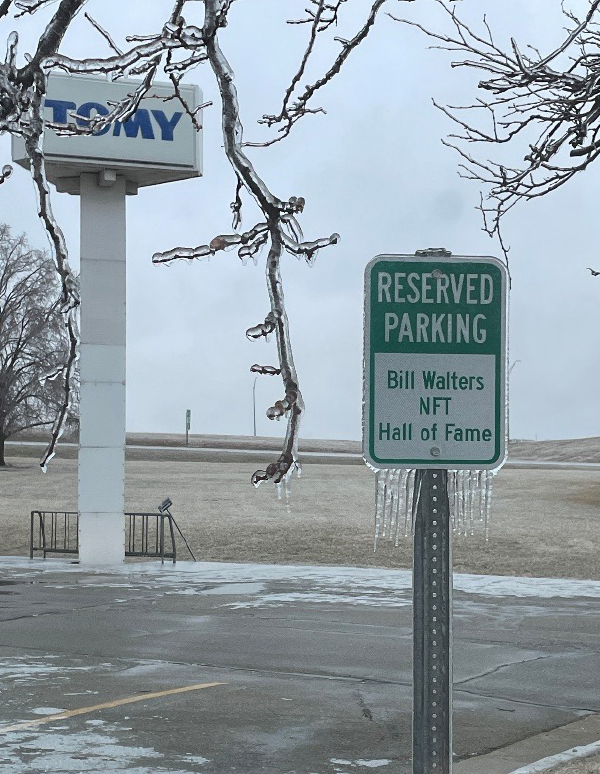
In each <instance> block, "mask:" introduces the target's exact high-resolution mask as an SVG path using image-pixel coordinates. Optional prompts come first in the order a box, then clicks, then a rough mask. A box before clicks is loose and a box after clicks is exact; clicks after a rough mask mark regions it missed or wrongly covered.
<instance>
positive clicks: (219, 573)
mask: <svg viewBox="0 0 600 774" xmlns="http://www.w3.org/2000/svg"><path fill="white" fill-rule="evenodd" d="M0 568H1V569H4V570H12V572H11V577H13V578H19V577H22V578H27V579H30V578H34V577H36V576H37V575H38V574H39V573H40V572H43V573H44V574H45V575H48V574H49V573H51V572H52V571H56V572H58V573H60V574H61V575H63V574H64V575H71V576H72V577H73V584H74V585H80V584H82V583H84V584H85V585H86V586H87V587H107V586H110V587H113V588H118V587H121V586H123V587H127V588H128V589H129V590H130V591H134V590H135V589H136V588H137V589H138V590H139V589H146V588H152V589H154V590H155V591H159V592H160V591H162V590H163V589H164V592H168V591H174V590H177V589H181V588H186V587H187V588H190V584H192V583H198V584H200V583H203V584H207V583H222V584H224V585H225V584H233V583H242V584H246V583H266V582H269V581H286V582H288V583H293V582H294V581H308V582H310V583H312V584H316V585H320V586H325V587H333V588H337V590H338V591H339V589H340V586H347V587H348V588H349V590H352V589H354V591H356V590H364V589H370V590H372V589H378V590H383V591H389V592H393V593H394V594H398V593H408V592H410V589H411V586H412V573H411V571H410V570H389V569H378V568H370V567H318V566H308V565H304V566H300V565H274V564H235V563H227V562H195V563H194V562H178V563H177V564H176V565H164V566H163V565H161V564H160V562H148V563H145V564H144V565H143V566H141V565H140V564H134V565H133V564H123V565H115V566H111V567H103V568H102V570H94V569H93V568H89V567H80V566H79V565H73V564H70V563H69V562H65V561H62V560H55V561H53V560H48V559H47V560H45V563H42V561H41V560H37V561H36V560H33V561H31V560H24V559H23V558H21V557H2V558H1V559H0ZM81 574H85V577H84V578H78V577H77V576H78V575H79V576H80V575H81ZM123 577H127V578H128V579H129V580H128V582H127V583H119V582H118V581H119V580H120V579H122V578H123ZM49 583H51V581H49ZM61 585H63V586H65V587H67V588H68V587H69V586H68V584H67V585H65V584H64V582H63V580H62V579H61ZM454 588H455V589H456V590H457V591H460V592H465V593H469V594H479V595H485V596H491V597H510V596H514V597H541V598H545V599H548V598H551V597H560V598H563V599H564V598H567V599H571V598H574V597H588V598H589V597H592V598H600V581H585V580H583V581H582V580H568V579H563V578H558V579H557V578H521V577H513V576H500V575H471V574H463V573H455V574H454ZM230 590H231V586H230ZM199 591H201V592H202V591H203V590H199Z"/></svg>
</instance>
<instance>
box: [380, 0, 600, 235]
mask: <svg viewBox="0 0 600 774" xmlns="http://www.w3.org/2000/svg"><path fill="white" fill-rule="evenodd" d="M435 2H436V3H437V4H438V5H439V6H440V8H441V9H442V10H443V11H444V12H445V13H446V15H447V17H448V19H449V22H450V25H451V27H452V28H453V32H436V31H433V30H431V29H429V28H426V27H424V26H423V25H420V24H417V23H415V22H413V21H410V20H406V19H398V18H396V17H393V18H396V21H401V22H403V23H405V24H409V25H412V26H415V27H418V28H419V29H420V30H421V31H422V32H424V33H425V34H426V35H427V36H428V37H429V38H430V39H431V40H432V41H433V42H434V45H433V46H432V47H433V48H439V49H443V50H447V51H450V52H452V54H453V55H458V58H456V59H455V60H454V61H453V62H452V66H453V67H464V68H468V69H472V70H476V71H477V72H479V73H483V76H482V80H480V81H479V84H478V86H479V89H480V90H481V91H482V93H483V95H484V96H480V97H478V98H477V99H476V100H475V102H473V103H472V104H470V105H462V106H439V105H438V107H440V109H441V110H442V111H443V112H444V113H445V114H446V115H447V116H448V117H449V118H450V119H451V120H452V121H453V122H454V124H455V126H456V127H457V129H456V132H454V133H452V134H450V136H449V138H448V140H446V141H445V142H446V145H448V146H450V147H452V148H454V149H455V150H456V151H457V152H458V153H459V155H460V157H461V159H462V162H461V164H460V169H461V174H462V175H463V176H464V177H466V178H468V179H471V180H476V181H478V182H480V183H482V184H483V185H484V187H485V189H486V194H485V198H484V197H482V201H481V211H482V214H483V217H484V228H485V230H486V231H487V232H488V233H489V234H490V235H498V236H500V237H501V234H500V225H501V221H502V218H503V216H504V215H505V214H506V213H507V212H508V211H509V210H510V209H512V207H514V206H515V204H517V203H518V202H519V201H522V200H530V199H534V198H537V197H540V196H544V195H546V194H547V193H549V192H551V191H554V190H556V189H557V188H559V187H560V186H562V185H564V184H565V183H566V182H568V181H569V180H571V178H572V177H573V176H574V175H576V174H577V173H578V172H582V171H583V170H585V169H586V168H587V167H588V166H589V165H590V164H592V163H593V162H594V161H595V160H596V159H597V158H598V156H599V155H600V57H599V56H598V45H599V43H600V0H588V9H587V13H586V14H585V15H584V16H583V17H582V18H578V17H577V16H576V15H575V14H574V13H572V12H570V11H568V10H567V9H566V8H565V7H564V5H563V6H562V10H563V13H564V15H565V17H566V32H565V37H564V39H563V41H562V42H561V43H560V44H559V45H558V46H556V47H554V48H553V49H552V50H551V51H550V52H549V53H547V54H545V55H544V54H542V53H541V52H539V51H538V50H537V49H536V48H535V47H534V46H531V45H528V46H525V47H524V46H522V45H520V44H519V43H518V42H517V40H516V39H515V38H514V37H513V38H511V40H510V45H509V46H504V47H503V46H501V45H500V44H498V43H497V42H496V40H495V38H494V35H493V33H492V30H491V27H490V25H489V23H488V21H487V19H486V18H485V17H484V19H483V24H482V29H481V31H477V30H476V29H475V28H474V27H472V26H469V25H467V24H466V23H465V22H464V21H462V20H461V18H460V17H459V15H458V11H457V9H456V7H455V6H454V5H453V4H451V3H450V2H449V1H448V0H435ZM477 116H479V117H480V119H479V120H478V119H477ZM519 143H520V153H521V154H522V155H521V158H522V163H521V164H516V165H512V164H506V163H502V162H500V161H494V160H489V159H485V158H484V157H483V156H482V154H481V152H478V151H476V150H474V151H472V150H470V149H469V148H470V146H478V145H496V146H498V145H508V144H511V145H518V144H519Z"/></svg>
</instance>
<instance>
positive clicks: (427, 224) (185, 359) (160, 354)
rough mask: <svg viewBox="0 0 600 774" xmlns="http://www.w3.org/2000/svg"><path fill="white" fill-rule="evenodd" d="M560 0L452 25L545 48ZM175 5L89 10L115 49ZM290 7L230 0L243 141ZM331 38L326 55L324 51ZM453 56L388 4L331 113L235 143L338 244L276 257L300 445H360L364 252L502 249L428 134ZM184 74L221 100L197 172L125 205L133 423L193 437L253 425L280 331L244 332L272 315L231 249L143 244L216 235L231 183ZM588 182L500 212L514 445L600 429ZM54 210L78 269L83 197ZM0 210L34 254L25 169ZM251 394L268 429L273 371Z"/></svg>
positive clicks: (297, 49)
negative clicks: (193, 254) (507, 272)
mask: <svg viewBox="0 0 600 774" xmlns="http://www.w3.org/2000/svg"><path fill="white" fill-rule="evenodd" d="M348 5H349V6H351V13H350V15H349V16H348V21H349V22H350V24H349V25H348V28H347V29H344V28H341V29H340V31H339V34H340V35H341V36H342V37H344V36H346V37H348V34H347V33H348V32H350V31H351V30H353V29H355V28H356V25H357V24H358V23H359V22H360V20H361V19H362V18H364V10H365V8H366V7H367V5H368V3H367V2H365V1H363V0H353V2H352V3H349V4H348ZM559 5H560V4H559V0H504V2H503V3H501V4H499V3H497V2H493V0H463V2H461V3H460V7H461V10H462V13H463V15H464V16H465V18H467V19H472V20H473V21H474V22H476V23H479V22H480V19H481V16H482V15H483V13H484V12H485V13H486V14H487V17H488V20H489V22H490V24H491V25H492V26H493V27H494V28H495V29H497V30H498V35H499V39H500V40H502V39H504V40H506V41H508V38H509V36H510V35H511V34H513V35H514V36H515V37H516V38H517V39H518V41H519V42H520V43H523V44H524V43H527V42H531V43H534V44H536V45H537V46H538V47H539V48H540V49H542V50H547V49H548V48H549V47H550V46H551V45H553V44H555V43H557V42H558V41H559V40H560V39H561V35H562V25H563V19H562V17H561V15H560V8H559ZM170 6H171V2H170V0H169V1H167V0H144V2H142V1H141V0H129V2H127V3H123V2H122V0H118V2H117V1H116V0H89V2H88V4H87V6H86V7H87V9H88V10H89V12H90V13H91V14H92V15H93V16H95V17H96V18H97V19H98V20H99V21H100V22H101V23H102V24H103V25H104V26H105V27H106V28H107V29H108V30H109V31H110V33H111V34H112V35H113V37H114V38H115V40H116V41H117V42H121V43H124V37H125V35H126V34H132V33H134V32H135V33H150V32H154V31H156V30H157V29H158V28H159V25H160V24H161V22H162V21H163V20H164V19H165V17H166V15H167V11H168V9H169V8H170ZM198 6H200V4H198ZM304 6H305V0H288V2H285V3H284V2H281V0H260V2H250V1H249V0H244V1H242V0H239V2H237V3H235V4H234V5H233V7H232V10H231V13H230V26H229V27H228V28H227V29H226V30H225V31H224V32H223V34H222V47H223V49H224V51H225V53H226V55H227V56H228V57H229V58H230V61H231V63H232V65H233V67H234V69H235V71H236V82H237V86H238V90H239V97H240V103H241V108H242V119H243V122H244V126H245V139H247V140H250V139H255V138H256V139H260V138H261V137H262V136H264V135H263V134H262V133H261V132H262V130H261V129H260V128H259V127H257V125H256V119H257V118H259V117H260V116H261V115H262V114H263V113H267V112H275V111H276V110H277V108H278V105H279V104H280V101H281V96H282V94H283V91H284V89H285V87H286V86H287V84H288V82H289V78H290V76H291V74H292V73H293V71H294V69H295V67H296V66H297V61H298V57H299V55H300V54H301V52H302V50H303V45H304V41H305V39H306V34H307V30H306V29H305V28H304V27H302V26H289V25H286V24H285V20H286V18H298V17H299V16H300V15H301V13H302V9H303V8H304ZM586 6H587V2H585V0H578V1H577V2H572V3H571V7H572V8H574V9H578V8H579V9H581V8H585V7H586ZM199 10H200V8H199ZM389 10H390V11H393V12H394V13H395V14H398V15H406V16H410V17H411V18H415V19H420V20H427V22H428V23H429V24H430V25H431V26H436V27H438V28H443V25H444V21H443V17H442V16H441V15H440V14H439V13H438V12H437V11H436V8H435V5H434V3H433V2H432V0H417V1H416V2H414V3H412V4H409V3H401V2H394V0H390V2H389ZM361 12H362V13H361ZM353 15H354V18H352V16H353ZM46 18H47V17H46ZM188 20H189V21H191V20H192V19H191V17H189V19H188ZM43 21H44V19H43V18H42V17H41V16H40V18H39V20H36V19H33V20H27V21H26V22H25V21H23V20H21V22H19V23H18V28H19V29H20V30H22V37H23V42H22V48H21V55H22V54H23V51H25V50H31V49H32V48H33V45H34V40H35V33H36V31H39V28H40V25H42V24H43ZM352 22H353V23H352ZM13 27H15V23H14V22H13V21H11V20H9V21H4V22H3V23H2V26H1V32H2V39H4V40H5V39H6V34H7V33H8V32H9V31H10V29H12V28H13ZM26 29H28V30H29V32H28V33H27V34H26V33H25V30H26ZM28 35H31V37H28ZM61 50H62V51H63V52H64V53H71V54H73V55H77V56H82V55H88V56H90V55H107V53H108V52H107V48H106V46H105V44H104V43H103V41H102V39H101V38H100V37H99V35H98V33H96V32H95V31H94V30H93V29H91V27H90V25H89V24H88V23H87V22H86V21H85V20H84V19H83V17H81V18H78V19H77V21H76V23H75V25H74V26H73V28H72V30H71V31H70V32H69V34H68V36H67V38H66V40H65V43H64V46H63V48H62V49H61ZM334 50H335V49H329V50H328V51H327V52H325V55H324V57H323V59H322V63H327V62H329V61H330V58H331V55H332V53H333V52H334ZM327 55H328V56H327ZM450 59H451V57H450V55H449V54H447V53H444V52H438V51H431V50H428V49H427V41H426V40H425V39H424V37H423V36H422V35H421V34H420V33H418V32H417V31H415V30H413V29H410V28H408V27H404V26H403V25H399V24H397V23H395V22H394V21H392V20H391V19H390V18H389V17H387V16H384V15H382V16H381V18H380V20H379V22H378V25H377V29H376V30H375V31H374V32H373V33H372V35H371V36H370V38H369V39H368V40H367V42H366V43H365V44H364V45H363V46H362V47H361V48H360V49H359V50H358V51H356V52H355V54H354V56H353V58H352V59H351V61H350V62H349V63H348V66H347V67H346V69H345V70H343V71H342V73H341V75H340V76H339V77H338V79H337V80H336V81H335V82H334V83H333V84H331V85H330V86H329V87H328V88H327V89H325V90H324V91H323V93H322V95H321V98H320V100H319V103H318V104H321V105H323V106H324V107H325V108H326V110H327V115H317V116H313V117H307V118H306V119H305V120H304V122H303V123H301V124H299V125H298V126H297V127H296V130H295V132H294V133H292V136H291V137H290V138H288V140H287V141H286V142H284V143H281V144H279V145H277V146H275V147H273V148H272V149H267V150H262V149H257V150H250V151H249V153H250V154H251V157H252V160H253V161H254V163H255V165H256V167H257V169H258V171H259V173H260V174H261V176H262V177H263V179H264V180H265V181H266V182H267V183H268V185H269V186H270V188H271V190H272V191H273V193H275V194H276V195H277V196H279V197H280V198H285V199H287V198H289V197H290V196H292V195H296V196H304V197H305V199H306V209H305V212H304V214H303V216H302V220H301V222H302V226H303V229H304V233H305V235H306V238H308V239H311V238H317V237H320V236H326V235H329V234H331V233H332V232H334V231H336V232H338V233H340V234H341V236H342V239H341V242H340V244H339V245H337V246H335V247H331V248H328V249H327V250H325V251H323V252H322V253H321V254H320V256H319V258H318V260H317V263H316V265H315V267H314V268H309V267H308V266H307V265H306V264H305V263H304V262H297V261H296V259H295V258H293V257H291V256H290V257H287V256H286V257H285V259H284V261H283V266H282V270H283V274H284V283H285V293H286V299H287V305H288V314H289V317H290V324H291V332H292V340H293V344H294V351H295V359H296V365H297V368H298V372H299V377H300V383H301V387H302V390H303V393H304V397H305V402H306V416H305V419H304V424H303V432H302V435H303V436H304V437H312V438H356V439H358V438H360V435H361V400H362V314H363V271H364V267H365V264H366V263H367V262H368V261H369V260H370V259H371V258H372V257H374V256H375V255H377V254H380V253H412V252H414V251H415V250H417V249H420V248H424V247H429V246H444V247H446V248H448V249H450V250H452V252H453V253H455V254H464V255H489V254H495V255H498V254H499V250H498V246H497V245H496V244H495V243H494V242H493V241H492V240H490V239H489V238H488V237H487V236H486V235H485V234H484V233H482V231H481V220H480V216H479V213H478V212H477V211H476V210H475V206H476V204H477V202H478V188H477V186H474V185H473V184H471V183H468V182H466V181H464V180H461V179H460V178H459V177H458V175H457V163H458V159H457V157H456V156H455V155H454V154H453V153H452V151H450V150H448V149H447V148H444V147H443V146H442V144H441V142H440V138H441V137H443V136H444V135H445V134H447V133H448V131H450V130H451V125H450V123H449V121H448V119H446V118H445V117H444V116H443V115H442V114H440V112H439V111H437V110H436V109H435V108H434V107H433V106H432V104H431V97H435V98H436V100H437V101H440V102H452V103H465V102H468V101H470V100H471V99H472V98H473V96H474V93H475V85H476V82H477V79H476V77H475V76H474V75H473V74H469V73H466V72H458V71H452V70H451V68H450V66H449V63H450ZM194 80H195V82H196V83H198V84H199V85H200V87H201V88H202V90H203V92H204V96H205V98H206V99H212V100H214V101H215V105H214V106H213V107H210V108H208V109H206V110H205V111H204V125H205V130H204V137H203V144H204V176H203V177H202V178H200V179H196V180H191V181H185V182H178V183H168V184H165V185H162V186H156V187H154V188H145V189H142V190H141V191H140V193H139V195H138V196H137V197H130V198H129V199H128V312H127V314H128V409H127V426H128V430H131V431H150V432H157V431H164V432H175V431H183V429H184V423H185V410H186V409H187V408H190V409H191V410H192V432H196V433H232V434H251V433H252V385H253V381H254V376H253V375H251V374H250V371H249V368H250V365H251V364H252V363H254V362H259V363H272V364H276V348H275V343H274V341H271V342H270V343H265V342H264V341H260V342H249V341H247V340H246V338H245V330H246V328H248V327H250V326H251V325H255V324H256V323H258V322H260V321H262V320H263V319H264V316H265V314H266V312H267V311H268V296H267V292H266V286H265V281H264V261H259V264H258V266H257V267H254V266H253V265H252V264H251V263H250V264H249V265H247V266H245V267H244V266H242V265H241V262H240V261H239V259H238V258H237V255H236V253H235V252H232V253H224V254H221V255H219V256H218V257H215V258H213V259H212V260H210V261H202V262H195V263H193V264H189V265H188V264H186V263H183V262H180V263H177V264H175V265H173V266H171V267H170V268H167V267H156V266H153V265H152V263H151V256H152V254H153V253H154V252H155V251H156V250H163V249H168V248H171V247H174V246H176V245H187V246H192V245H197V244H204V243H207V242H208V241H210V239H211V238H212V237H213V236H214V235H216V234H219V233H227V232H228V231H229V230H230V225H231V211H230V208H229V203H230V202H231V201H232V198H233V194H234V179H233V174H232V172H231V170H230V167H229V165H228V163H227V161H226V160H225V159H224V156H223V151H222V147H221V145H222V141H221V138H220V112H219V107H218V93H217V91H216V89H215V85H214V82H213V80H212V75H211V72H210V70H209V69H208V67H204V68H202V67H201V68H198V69H197V70H196V71H195V72H194ZM518 151H519V149H517V148H515V149H514V153H515V157H514V158H515V161H517V160H518V156H517V154H518ZM9 156H10V147H9V141H8V139H7V138H6V137H3V138H0V158H1V159H2V163H5V161H6V160H8V158H9ZM598 190H600V167H598V166H597V167H595V168H591V169H590V170H588V172H587V173H586V174H585V175H580V176H579V177H577V178H576V179H575V180H574V181H573V182H571V183H570V184H568V185H567V186H566V187H564V188H563V189H562V190H559V191H557V192H555V193H554V194H553V195H551V196H550V197H548V198H545V199H542V200H540V201H537V202H534V203H530V204H527V205H525V206H523V207H519V208H517V209H516V210H515V211H513V213H511V215H510V217H509V218H507V220H506V239H507V242H508V243H509V244H510V245H511V247H512V250H511V271H512V276H513V289H512V293H511V300H510V342H509V345H510V363H513V362H514V361H517V360H518V361H519V362H518V363H517V364H516V365H515V368H514V370H513V372H512V375H511V381H510V428H511V436H512V437H516V438H535V437H537V438H539V439H542V438H568V437H578V436H591V435H600V411H599V410H598V383H599V382H600V343H599V341H598V330H599V322H600V303H599V301H600V277H598V278H596V279H592V278H591V276H590V273H589V272H588V271H586V268H585V267H587V266H592V267H595V268H596V269H598V270H600V248H599V247H598V243H599V241H600V218H599V217H598V204H597V201H598V194H597V192H598ZM54 207H55V211H56V215H57V217H58V219H59V222H60V223H61V225H62V227H63V229H64V231H65V234H66V238H67V242H68V245H69V250H70V254H71V260H72V263H73V265H74V266H75V267H77V266H78V252H79V211H78V207H79V202H78V199H77V197H72V196H69V195H68V194H55V195H54ZM253 214H254V213H253V210H252V209H251V207H248V209H247V212H246V215H247V217H246V219H245V225H248V226H250V225H252V224H253V223H254V221H253V220H252V218H253ZM0 219H1V220H2V221H6V222H8V223H9V224H10V225H11V226H12V228H13V230H14V231H15V232H21V231H25V232H26V233H27V234H28V235H29V238H30V242H31V243H32V245H34V246H39V247H45V246H46V240H45V235H44V232H43V230H42V227H41V225H40V224H39V222H38V221H37V218H36V206H35V198H34V194H33V188H32V184H31V181H30V179H29V177H28V174H27V172H25V171H24V170H21V169H20V168H17V169H16V171H15V174H14V175H13V177H12V178H11V179H10V180H9V181H8V182H7V183H6V184H4V185H2V186H1V187H0ZM256 393H257V426H258V428H257V429H258V434H259V435H279V434H282V433H283V431H284V426H283V424H282V423H280V424H279V423H275V422H270V421H269V420H268V419H267V418H266V417H265V415H264V412H265V410H266V408H267V407H268V406H270V405H272V403H273V401H274V400H275V399H277V398H279V397H281V389H280V381H279V379H278V378H277V377H268V376H263V377H259V379H258V383H257V390H256Z"/></svg>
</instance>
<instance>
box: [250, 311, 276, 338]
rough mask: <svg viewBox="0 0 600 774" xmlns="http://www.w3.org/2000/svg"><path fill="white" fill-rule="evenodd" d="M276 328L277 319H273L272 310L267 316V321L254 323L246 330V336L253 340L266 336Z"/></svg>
mask: <svg viewBox="0 0 600 774" xmlns="http://www.w3.org/2000/svg"><path fill="white" fill-rule="evenodd" d="M274 330H275V320H274V319H273V315H272V313H271V312H270V313H269V314H268V315H267V316H266V317H265V321H264V322H263V323H259V324H258V325H254V326H253V327H252V328H248V330H247V331H246V338H247V339H251V340H252V339H260V338H261V337H262V336H264V337H265V338H266V337H267V336H268V335H269V333H273V331H274Z"/></svg>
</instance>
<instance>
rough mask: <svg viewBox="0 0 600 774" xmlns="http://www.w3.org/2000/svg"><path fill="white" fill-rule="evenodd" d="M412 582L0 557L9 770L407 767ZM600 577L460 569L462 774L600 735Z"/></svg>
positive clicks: (265, 772)
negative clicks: (575, 578)
mask: <svg viewBox="0 0 600 774" xmlns="http://www.w3.org/2000/svg"><path fill="white" fill-rule="evenodd" d="M410 583H411V578H410V573H409V572H407V571H404V570H397V571H394V570H377V569H359V568H340V567H335V568H333V567H332V568H324V567H286V566H275V565H236V564H217V563H197V564H194V563H191V562H181V563H178V564H177V565H175V566H172V565H167V564H165V565H164V566H162V565H160V563H154V562H149V563H130V564H126V565H123V566H122V567H114V568H102V570H97V571H95V570H90V569H84V568H81V567H79V566H78V565H76V564H71V563H69V562H67V561H63V560H50V559H49V560H46V561H45V562H43V561H33V562H29V561H26V560H22V559H18V558H12V557H11V558H5V559H0V597H1V599H0V620H1V621H2V623H1V625H0V736H1V740H0V766H1V769H2V772H3V774H37V773H38V772H53V773H55V774H63V772H65V773H66V772H69V773H72V772H106V771H110V772H128V774H154V773H155V772H165V773H167V772H168V773H169V774H183V772H202V773H204V774H230V773H233V772H238V773H239V772H243V774H334V773H335V774H343V773H344V772H346V773H352V774H365V773H366V772H372V771H378V772H382V774H409V772H410V771H411V763H410V755H411V711H412V710H411V703H412V702H411V699H412V687H411V643H412V628H411V627H412V609H411V588H410ZM599 630H600V583H599V582H586V581H564V580H561V581H554V580H544V579H523V578H501V577H490V576H468V575H456V576H455V592H454V756H455V762H456V763H455V772H456V774H470V773H471V772H474V773H475V772H481V774H484V773H485V774H507V773H508V772H510V771H513V770H515V769H516V768H518V767H519V766H523V765H524V764H527V763H528V762H530V761H532V760H537V759H539V758H542V757H544V756H546V755H550V754H553V753H555V752H560V751H561V750H562V749H566V748H567V747H569V746H574V745H575V744H587V743H590V742H593V741H595V740H596V739H597V738H598V735H599V731H600V727H599V724H598V722H597V718H596V717H595V713H600V637H598V634H597V632H598V631H599Z"/></svg>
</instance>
